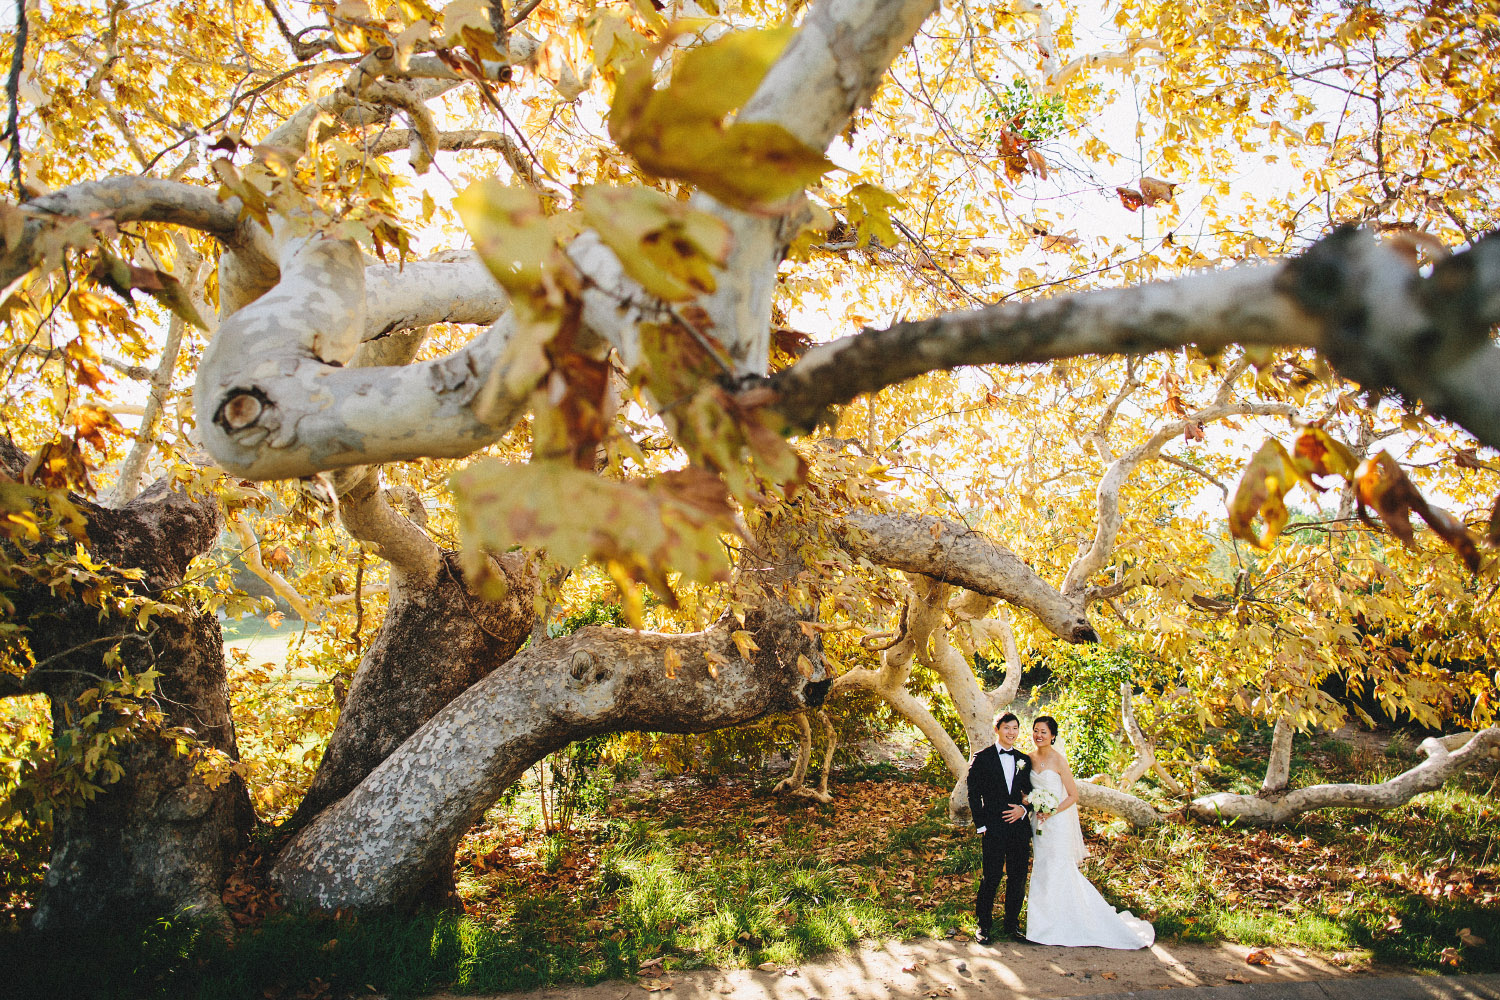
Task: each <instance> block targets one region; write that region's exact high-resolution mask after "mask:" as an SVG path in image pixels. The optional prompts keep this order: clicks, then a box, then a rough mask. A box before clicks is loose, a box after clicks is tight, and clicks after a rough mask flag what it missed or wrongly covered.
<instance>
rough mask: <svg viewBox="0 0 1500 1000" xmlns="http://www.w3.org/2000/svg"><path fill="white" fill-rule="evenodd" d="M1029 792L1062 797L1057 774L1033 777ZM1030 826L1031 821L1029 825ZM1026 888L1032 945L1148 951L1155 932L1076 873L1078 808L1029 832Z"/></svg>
mask: <svg viewBox="0 0 1500 1000" xmlns="http://www.w3.org/2000/svg"><path fill="white" fill-rule="evenodd" d="M1031 783H1032V786H1033V787H1034V788H1049V789H1051V790H1052V791H1053V792H1055V793H1057V797H1058V798H1059V799H1061V798H1063V796H1064V792H1063V786H1062V775H1060V774H1058V773H1057V772H1056V771H1037V772H1034V773H1033V774H1032V777H1031ZM1032 822H1033V824H1035V820H1033V821H1032ZM1031 847H1032V857H1033V860H1032V863H1031V884H1030V888H1029V889H1028V890H1027V892H1026V937H1027V938H1028V939H1029V940H1031V941H1035V942H1036V943H1037V944H1057V945H1067V946H1069V947H1075V948H1148V947H1150V946H1151V945H1152V944H1153V943H1154V942H1155V941H1156V929H1155V928H1154V927H1152V926H1151V924H1150V923H1149V922H1147V921H1145V920H1142V919H1140V918H1139V917H1136V916H1132V915H1131V913H1130V912H1129V911H1128V910H1119V911H1116V910H1115V908H1114V907H1113V906H1110V905H1109V903H1108V902H1106V901H1105V899H1104V897H1103V896H1101V895H1100V894H1099V890H1098V889H1095V888H1094V886H1093V883H1091V882H1089V880H1088V879H1086V878H1084V877H1083V875H1082V873H1080V872H1079V871H1078V863H1079V862H1080V861H1082V860H1083V859H1084V858H1085V857H1086V856H1087V851H1086V849H1085V848H1084V846H1083V830H1082V828H1081V827H1080V826H1079V825H1078V807H1077V806H1076V805H1073V806H1069V807H1068V808H1067V809H1064V810H1063V811H1062V812H1060V813H1055V814H1053V815H1052V816H1051V817H1049V818H1048V820H1047V822H1046V823H1045V824H1044V825H1042V826H1041V834H1040V835H1039V836H1038V835H1036V834H1033V837H1032V841H1031Z"/></svg>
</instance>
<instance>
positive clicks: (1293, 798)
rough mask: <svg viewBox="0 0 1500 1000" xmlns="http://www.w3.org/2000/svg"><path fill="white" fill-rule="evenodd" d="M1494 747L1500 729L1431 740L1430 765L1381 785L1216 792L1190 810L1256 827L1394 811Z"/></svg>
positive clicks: (1425, 745)
mask: <svg viewBox="0 0 1500 1000" xmlns="http://www.w3.org/2000/svg"><path fill="white" fill-rule="evenodd" d="M1493 747H1500V726H1491V727H1489V728H1488V729H1483V730H1480V731H1479V732H1478V733H1455V734H1454V735H1452V736H1443V737H1432V738H1429V739H1425V740H1423V741H1422V745H1421V749H1422V752H1423V753H1425V754H1427V759H1426V760H1424V761H1423V762H1422V763H1420V764H1418V765H1416V766H1415V767H1413V768H1411V769H1410V770H1408V771H1404V772H1402V773H1401V774H1398V775H1397V776H1396V777H1394V778H1391V779H1390V780H1389V781H1382V782H1380V783H1379V784H1375V785H1355V784H1338V785H1309V786H1308V787H1306V788H1298V789H1296V790H1295V791H1291V792H1288V793H1287V794H1286V795H1283V796H1281V797H1279V798H1275V799H1266V798H1261V797H1260V796H1259V795H1237V794H1235V793H1233V792H1216V793H1215V794H1213V795H1204V796H1201V797H1200V798H1196V799H1194V800H1193V803H1192V805H1191V806H1190V807H1189V808H1190V811H1191V812H1192V815H1193V816H1194V817H1196V818H1198V819H1201V820H1207V821H1213V822H1219V821H1223V820H1236V821H1238V822H1241V823H1245V824H1248V825H1250V826H1269V825H1272V824H1276V823H1285V822H1288V821H1289V820H1292V819H1295V818H1296V817H1298V816H1300V815H1302V814H1303V813H1305V812H1311V811H1313V810H1315V809H1393V808H1395V807H1397V806H1402V805H1405V804H1406V803H1408V802H1410V801H1411V800H1412V799H1413V798H1415V797H1416V796H1418V795H1420V794H1422V793H1423V792H1430V791H1433V790H1435V789H1438V788H1441V787H1442V786H1443V783H1444V782H1446V781H1447V780H1448V779H1449V778H1450V777H1452V776H1453V775H1454V774H1455V773H1457V772H1458V771H1459V769H1461V768H1463V767H1466V766H1467V765H1468V764H1470V763H1471V762H1473V761H1477V760H1479V759H1480V758H1482V757H1483V756H1484V755H1485V754H1486V753H1488V752H1489V751H1490V749H1491V748H1493Z"/></svg>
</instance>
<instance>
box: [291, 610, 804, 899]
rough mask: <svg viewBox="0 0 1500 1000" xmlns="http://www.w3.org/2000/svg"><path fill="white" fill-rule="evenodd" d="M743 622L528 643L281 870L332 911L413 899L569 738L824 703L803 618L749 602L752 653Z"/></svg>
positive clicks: (337, 810) (695, 725) (308, 833)
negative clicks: (740, 639)
mask: <svg viewBox="0 0 1500 1000" xmlns="http://www.w3.org/2000/svg"><path fill="white" fill-rule="evenodd" d="M735 631H736V630H735V629H734V626H733V625H732V624H729V623H726V622H720V623H719V624H717V625H715V626H714V627H712V628H710V629H708V630H707V631H705V632H698V633H692V634H688V635H659V634H652V633H646V632H636V631H633V630H630V629H613V628H587V629H583V630H581V631H579V632H577V633H576V634H574V635H572V636H568V637H566V638H560V639H553V640H548V641H544V642H541V643H537V644H536V645H533V646H531V647H528V648H527V649H524V650H522V651H521V652H520V653H518V654H517V655H516V656H515V657H513V658H512V659H511V660H510V661H509V662H507V663H505V664H504V665H503V666H501V667H499V668H498V669H495V670H494V671H493V672H491V673H489V674H488V676H486V677H484V678H483V679H482V680H480V681H479V682H478V683H477V684H475V685H474V686H473V687H471V688H469V689H468V690H467V691H466V692H464V693H463V694H462V695H460V696H459V697H458V698H456V699H455V700H454V701H453V702H452V703H450V704H449V705H447V706H446V707H445V708H444V709H443V710H442V711H440V712H439V713H438V714H437V715H435V716H434V717H433V718H432V719H431V720H430V721H429V722H427V724H426V725H424V726H422V727H421V728H420V729H418V730H417V731H416V733H414V734H413V735H412V736H411V737H410V738H409V739H408V740H406V742H405V743H403V744H402V745H401V747H400V748H399V749H398V750H397V751H396V752H395V753H393V754H391V755H390V756H389V757H387V758H386V759H385V761H384V762H383V763H381V765H380V766H379V767H377V768H376V769H375V770H374V772H373V773H371V774H370V776H369V777H368V778H366V779H365V780H364V781H363V782H361V783H360V784H359V786H358V787H357V788H355V789H354V790H353V791H352V792H350V793H349V794H348V795H346V796H344V798H342V799H341V800H339V801H338V802H337V803H335V804H334V805H332V806H330V807H328V808H327V809H324V810H323V811H322V812H321V813H320V814H319V815H318V816H317V818H316V819H315V820H313V822H312V823H311V824H310V825H308V826H307V827H306V828H305V829H303V830H302V831H301V832H299V833H298V834H297V835H296V836H295V837H294V838H293V839H292V841H291V842H290V843H289V844H288V845H287V847H286V848H285V849H284V850H283V851H282V854H281V857H280V858H279V859H278V861H277V863H276V866H275V868H274V869H273V871H272V878H273V881H274V882H275V883H276V884H277V885H278V887H279V888H280V889H281V890H282V891H283V893H284V894H285V896H286V898H287V899H289V900H291V901H294V902H298V903H303V904H307V905H311V906H316V907H321V908H326V909H333V908H337V907H352V908H357V909H363V910H371V909H385V908H393V907H394V908H399V907H407V906H411V905H413V904H414V903H416V902H418V901H419V900H420V899H422V898H423V895H424V893H425V891H426V890H427V889H428V887H429V886H430V885H431V884H432V882H433V881H434V879H438V878H441V877H442V876H443V875H444V873H445V872H447V871H448V870H449V868H450V867H451V865H452V861H453V851H454V849H455V847H456V846H457V845H458V841H459V838H460V837H462V836H463V834H464V832H465V831H467V830H468V829H469V827H471V826H472V825H473V824H474V823H475V821H477V820H478V819H479V817H480V816H482V815H483V814H484V811H485V810H486V809H487V808H489V806H490V805H491V804H492V803H494V801H495V800H496V799H497V798H498V797H499V795H500V793H501V792H502V791H504V789H505V788H506V787H507V786H509V785H510V784H511V783H512V782H513V781H515V780H516V779H517V778H518V777H519V776H520V775H521V774H523V773H524V772H525V771H526V769H527V768H529V767H530V766H531V765H532V764H534V763H535V762H536V761H538V760H540V759H542V758H543V757H544V756H546V755H547V754H548V753H551V752H552V751H554V750H557V749H559V748H561V747H563V746H566V745H567V744H568V743H571V742H573V741H575V740H579V739H583V738H585V737H588V736H592V735H595V734H598V733H604V732H623V731H630V730H641V731H652V732H707V731H709V730H714V729H722V728H724V727H726V726H732V725H737V724H739V723H743V722H749V721H751V720H753V719H756V718H759V717H761V716H764V715H767V714H770V713H773V712H787V711H799V710H802V709H805V708H807V707H817V706H818V705H820V704H821V703H822V700H823V696H824V694H825V693H826V691H827V687H828V685H827V682H826V681H825V680H824V679H823V678H824V676H825V675H826V669H825V667H824V665H823V660H822V655H821V651H820V650H819V648H818V644H817V643H816V641H815V640H811V639H809V638H808V637H807V636H806V635H804V634H803V632H802V629H801V628H800V627H799V626H798V624H797V621H796V620H795V619H794V618H792V617H791V616H789V615H784V614H775V615H768V614H765V613H759V614H757V613H755V612H751V613H749V614H747V615H746V620H745V626H744V630H743V631H745V632H747V633H749V635H750V636H751V637H752V638H753V641H754V643H755V645H756V646H757V647H759V648H758V649H753V650H752V649H749V647H746V648H747V651H748V652H749V656H748V657H746V656H743V655H741V652H740V650H739V648H738V646H737V645H736V642H735V639H734V632H735ZM799 657H803V658H805V660H804V659H800V658H799ZM809 673H810V674H811V676H808V674H809Z"/></svg>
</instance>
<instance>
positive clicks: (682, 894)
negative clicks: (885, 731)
mask: <svg viewBox="0 0 1500 1000" xmlns="http://www.w3.org/2000/svg"><path fill="white" fill-rule="evenodd" d="M1249 742H1250V750H1251V753H1250V754H1249V755H1247V757H1246V758H1245V759H1244V760H1239V761H1237V760H1234V759H1231V760H1230V761H1229V762H1228V765H1229V766H1227V767H1226V768H1225V769H1223V770H1222V772H1221V773H1219V774H1218V775H1217V776H1216V777H1215V785H1216V787H1234V786H1237V785H1239V784H1245V783H1253V782H1257V781H1258V779H1259V776H1258V773H1257V768H1256V767H1255V760H1254V753H1255V752H1258V751H1257V748H1256V747H1255V745H1254V743H1255V741H1254V740H1253V739H1252V740H1251V741H1249ZM1297 750H1298V757H1299V762H1298V765H1297V769H1296V770H1294V775H1295V776H1296V777H1297V779H1298V781H1299V782H1301V783H1308V782H1311V781H1315V780H1328V779H1338V780H1350V779H1359V780H1371V779H1379V778H1383V777H1389V776H1390V775H1391V774H1393V773H1396V772H1399V771H1400V770H1402V769H1404V768H1405V767H1407V766H1409V764H1410V762H1411V760H1412V759H1414V758H1413V757H1412V751H1411V748H1410V747H1409V745H1408V746H1403V745H1400V744H1397V745H1396V748H1395V750H1394V751H1393V752H1391V753H1385V752H1382V751H1380V750H1378V749H1375V748H1371V747H1366V746H1354V747H1347V746H1339V747H1335V746H1333V745H1332V744H1330V743H1328V742H1327V741H1310V742H1308V743H1307V744H1306V745H1303V742H1302V741H1301V740H1300V739H1299V741H1298V748H1297ZM1496 771H1497V768H1496V766H1495V765H1493V764H1490V765H1487V766H1485V767H1484V768H1480V769H1476V770H1474V771H1471V772H1470V773H1468V774H1466V775H1463V776H1461V777H1459V778H1458V779H1456V780H1454V781H1453V782H1450V784H1449V786H1448V787H1446V788H1445V789H1442V790H1440V791H1438V792H1434V793H1430V794H1427V795H1424V796H1421V797H1419V798H1418V799H1417V800H1415V801H1414V802H1413V803H1411V804H1409V805H1407V806H1406V807H1404V808H1402V809H1399V810H1394V811H1391V812H1387V813H1365V812H1348V813H1329V814H1324V815H1318V816H1312V817H1307V818H1304V819H1303V820H1302V821H1301V822H1299V823H1296V824H1293V825H1292V826H1290V827H1288V828H1283V829H1276V830H1269V831H1246V830H1237V829H1232V828H1229V827H1221V826H1215V825H1191V826H1183V825H1164V826H1161V827H1158V828H1156V829H1153V830H1151V831H1147V832H1145V833H1141V834H1136V833H1131V832H1129V831H1127V830H1126V829H1124V828H1123V826H1122V825H1121V824H1120V823H1118V822H1115V821H1109V820H1107V819H1106V818H1104V817H1089V818H1087V819H1086V828H1088V830H1089V833H1090V836H1089V843H1090V847H1091V850H1092V851H1093V857H1092V858H1091V859H1090V860H1089V861H1088V862H1087V863H1086V873H1087V874H1088V875H1089V877H1090V878H1092V879H1093V880H1094V881H1095V883H1096V884H1097V885H1098V886H1099V887H1100V889H1101V891H1103V892H1104V893H1105V895H1106V897H1107V898H1109V899H1110V900H1111V902H1113V903H1114V904H1115V905H1116V906H1120V907H1129V908H1130V909H1132V910H1134V911H1135V912H1136V913H1138V914H1142V915H1144V916H1146V917H1148V918H1149V919H1151V920H1153V921H1154V922H1155V923H1156V926H1157V931H1158V936H1159V937H1160V938H1161V939H1162V940H1163V941H1165V942H1169V943H1170V942H1173V941H1178V942H1182V941H1206V942H1207V941H1235V942H1240V943H1244V944H1249V945H1268V944H1269V945H1275V946H1276V947H1278V948H1282V949H1289V948H1299V949H1304V950H1307V951H1316V952H1320V953H1323V954H1325V955H1328V956H1333V957H1334V958H1335V960H1336V961H1338V962H1340V963H1342V964H1345V965H1349V966H1354V967H1358V966H1360V965H1364V964H1368V963H1371V962H1376V963H1381V964H1387V965H1400V966H1408V967H1411V968H1415V969H1420V970H1433V971H1461V972H1493V971H1500V955H1497V948H1496V944H1497V943H1500V842H1497V829H1496V828H1497V826H1500V824H1497V823H1496V822H1495V818H1494V813H1495V801H1494V798H1493V795H1492V792H1491V788H1492V786H1493V784H1494V782H1495V781H1496ZM835 791H836V798H835V801H834V802H833V803H832V804H829V805H816V804H813V803H810V802H808V801H807V800H803V799H796V800H793V799H785V798H777V797H773V796H771V795H770V794H769V792H768V790H767V789H766V788H763V787H758V786H755V785H752V784H750V783H746V782H735V781H724V782H721V783H720V784H719V785H718V786H717V787H714V788H704V787H703V786H702V785H701V784H699V783H697V782H692V781H678V782H673V783H670V784H658V785H654V786H650V787H649V789H648V790H647V791H645V792H637V793H635V794H628V795H627V794H624V793H623V792H620V791H619V790H617V794H616V795H614V796H613V797H612V803H613V805H612V808H611V815H610V816H608V817H597V818H595V819H594V820H593V821H592V822H591V824H590V825H588V826H587V827H586V828H584V829H582V830H580V831H578V832H575V833H573V834H569V835H557V834H554V835H552V836H550V837H548V836H543V835H542V834H540V833H539V832H537V831H535V829H534V826H533V824H534V819H535V817H534V815H533V814H532V811H531V810H530V808H529V806H528V805H527V803H526V802H525V801H524V800H522V801H518V802H515V803H513V804H512V806H511V807H509V808H508V809H506V810H504V811H499V810H497V811H494V812H492V814H491V815H490V816H489V817H487V818H486V820H485V821H484V822H483V823H481V824H480V825H479V826H478V827H476V828H475V829H474V830H473V831H471V832H470V834H469V835H468V836H467V837H466V838H465V839H464V841H463V843H462V844H461V845H460V848H459V854H458V866H457V871H456V876H457V882H458V886H459V890H460V894H461V896H462V897H463V900H464V905H465V912H463V913H459V914H455V913H444V914H424V915H419V916H416V917H409V918H405V919H401V918H396V917H382V918H368V919H341V920H333V919H314V918H308V917H302V916H295V915H289V914H279V915H275V916H272V917H270V918H268V919H266V920H264V922H262V923H260V924H259V925H258V926H257V927H256V928H255V929H253V930H251V931H248V932H246V933H245V934H243V935H242V936H241V937H240V938H239V940H238V941H237V942H236V943H235V945H234V946H233V947H232V948H230V947H227V946H226V945H225V944H224V943H223V942H222V941H221V940H220V939H218V938H217V937H216V936H214V935H212V934H209V933H205V932H203V931H202V930H200V929H197V928H194V927H192V926H191V925H188V924H182V923H170V922H166V923H163V922H157V923H155V924H151V925H147V926H146V927H144V929H142V928H139V927H138V928H137V929H136V930H135V931H133V932H128V933H127V932H123V931H122V932H121V933H120V934H119V935H117V936H116V937H115V938H113V939H110V940H108V941H101V942H90V943H89V946H88V947H87V948H83V947H80V945H79V942H77V941H76V940H69V941H62V942H56V943H52V942H47V941H45V940H43V939H38V938H35V937H34V936H32V935H27V934H23V933H19V932H12V933H8V934H0V967H6V968H8V969H12V970H16V971H15V972H14V973H8V976H9V977H10V978H9V982H8V984H7V985H9V983H11V982H13V983H18V984H20V986H21V989H20V990H19V994H20V995H23V996H28V995H35V996H45V995H53V994H55V995H70V996H78V997H94V996H99V997H134V996H161V997H183V998H189V997H202V998H220V997H223V998H229V997H255V998H269V1000H274V998H288V1000H290V998H303V1000H319V998H323V997H328V998H333V997H353V996H368V995H371V992H372V991H377V992H381V993H385V994H389V995H391V996H395V997H406V996H416V995H421V994H425V993H432V992H437V991H439V990H448V991H452V992H455V993H469V992H492V991H509V990H520V989H529V988H535V987H540V986H545V985H550V984H556V983H563V982H577V983H592V982H597V981H599V980H602V979H608V978H617V977H622V976H632V975H636V974H640V973H641V970H642V968H643V967H645V968H646V969H647V972H646V973H645V974H647V975H653V976H654V975H659V974H660V973H659V972H658V971H657V970H658V969H661V970H664V971H667V972H670V970H673V969H689V968H697V967H702V966H718V967H736V966H747V965H758V964H760V963H763V962H776V963H778V964H792V963H797V962H801V961H804V960H806V959H808V958H810V957H813V956H816V955H819V954H823V953H826V952H829V951H837V950H841V949H847V948H849V947H851V946H853V945H854V944H855V943H856V942H857V941H859V940H860V939H883V938H905V937H915V936H924V935H925V936H948V935H952V934H955V933H960V934H962V933H967V932H971V931H972V929H973V917H972V912H971V908H972V903H973V898H974V890H975V884H976V880H977V877H978V870H979V863H980V858H979V851H978V844H977V841H976V839H975V838H974V837H973V836H972V834H970V833H969V832H967V831H959V830H953V829H951V828H950V827H949V826H948V825H947V823H946V819H945V809H946V801H947V790H946V789H945V788H943V787H940V786H938V785H931V784H926V783H922V782H914V781H900V780H880V781H875V780H859V781H847V780H845V781H841V782H838V783H836V784H835ZM1461 930H1463V931H1466V932H1467V933H1468V934H1470V935H1471V936H1477V937H1478V938H1483V939H1486V941H1488V942H1489V944H1486V945H1473V944H1469V945H1465V944H1463V943H1462V941H1461V939H1460V936H1459V932H1460V931H1461ZM54 947H55V948H56V949H57V950H55V951H53V952H50V953H49V951H48V949H49V948H54ZM656 960H660V965H657V964H655V962H656ZM38 970H40V971H38ZM28 976H30V977H33V978H32V979H28V978H27V977H28Z"/></svg>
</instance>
